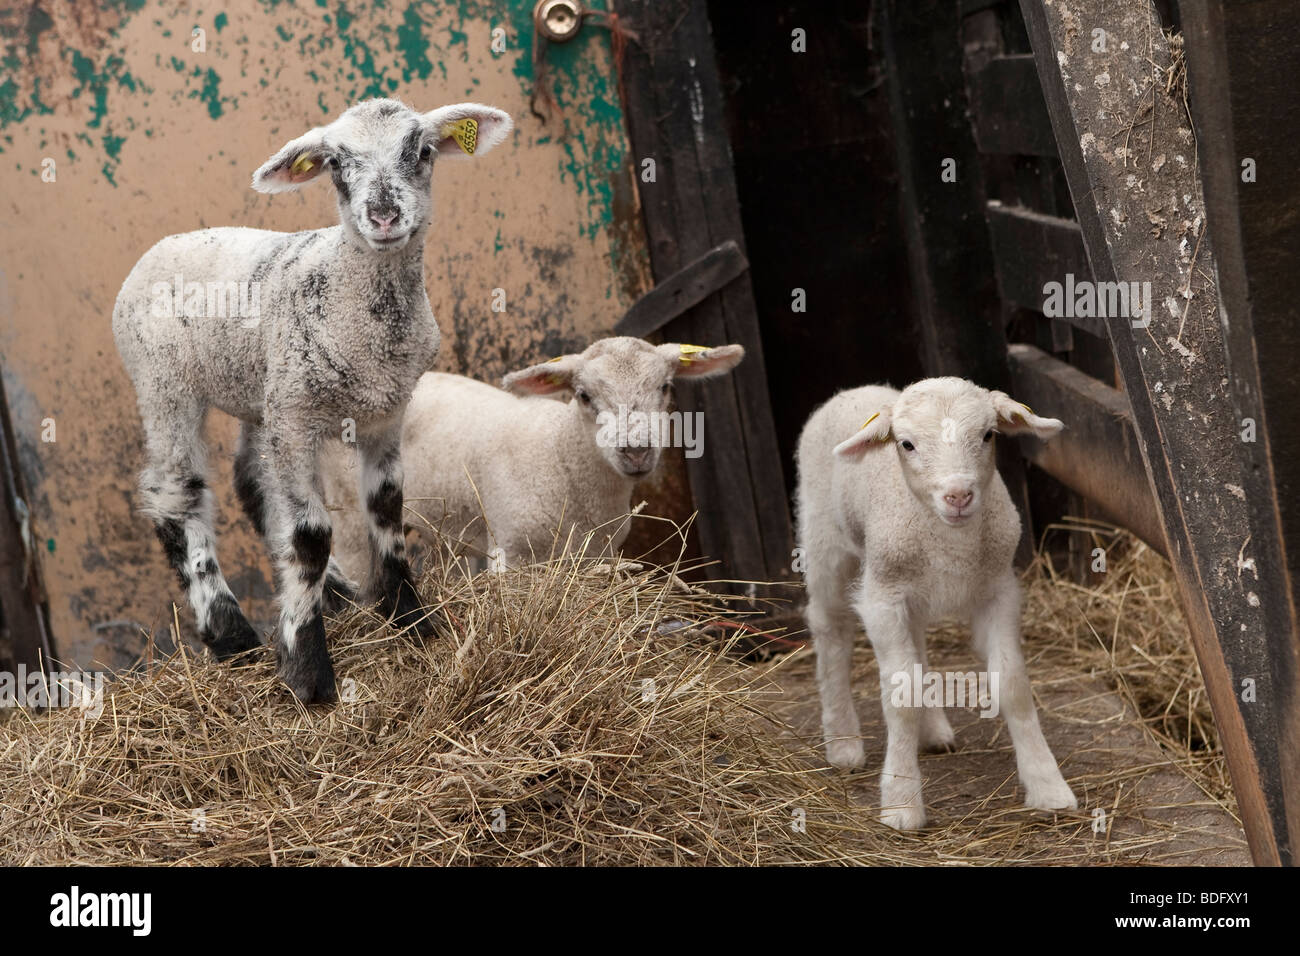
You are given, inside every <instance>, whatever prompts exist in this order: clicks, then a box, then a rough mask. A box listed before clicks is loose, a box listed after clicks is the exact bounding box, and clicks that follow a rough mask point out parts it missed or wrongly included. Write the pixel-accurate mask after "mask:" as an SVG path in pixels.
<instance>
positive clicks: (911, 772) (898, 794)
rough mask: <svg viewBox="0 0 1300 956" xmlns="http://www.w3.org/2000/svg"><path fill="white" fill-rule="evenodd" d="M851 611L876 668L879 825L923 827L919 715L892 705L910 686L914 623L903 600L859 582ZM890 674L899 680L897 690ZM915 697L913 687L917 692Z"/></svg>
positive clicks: (905, 702)
mask: <svg viewBox="0 0 1300 956" xmlns="http://www.w3.org/2000/svg"><path fill="white" fill-rule="evenodd" d="M856 606H857V611H858V614H859V615H860V616H861V618H862V623H863V625H864V626H865V627H866V629H867V637H869V638H870V639H871V646H872V647H873V648H874V649H875V651H876V663H877V664H878V665H879V667H880V703H881V707H882V708H883V710H884V712H885V729H886V732H887V734H888V740H887V742H886V744H885V766H884V769H883V770H882V771H881V774H880V822H881V823H884V824H886V825H887V826H891V827H894V828H895V829H896V830H915V829H919V828H920V827H923V826H925V801H924V798H923V797H922V795H921V765H920V763H919V762H918V760H917V747H918V744H919V743H920V736H921V711H922V709H923V708H921V707H917V706H912V704H913V700H912V699H910V695H907V696H908V699H906V700H903V701H902V702H901V703H902V706H900V702H899V701H897V700H895V695H896V694H898V693H899V692H900V690H902V689H908V688H910V686H911V684H912V683H914V681H915V673H916V666H917V665H918V664H919V663H920V657H919V656H918V655H917V653H916V642H915V637H914V630H915V629H916V628H917V627H919V626H920V622H917V621H914V620H913V619H912V615H911V614H910V613H909V612H908V610H907V604H906V602H905V601H903V600H901V599H898V598H895V597H890V596H888V595H887V594H885V593H882V590H881V589H880V588H877V587H876V586H875V585H874V584H873V583H872V582H870V581H867V582H864V584H863V587H862V588H861V591H860V596H859V598H858V602H857V605H856ZM895 675H903V679H904V680H905V682H906V683H904V684H902V685H901V686H900V684H899V682H898V681H897V680H896V678H895ZM917 692H918V693H919V688H918V689H917Z"/></svg>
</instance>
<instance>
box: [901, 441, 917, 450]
mask: <svg viewBox="0 0 1300 956" xmlns="http://www.w3.org/2000/svg"><path fill="white" fill-rule="evenodd" d="M903 451H916V446H915V445H913V444H912V443H911V442H910V441H904V442H903Z"/></svg>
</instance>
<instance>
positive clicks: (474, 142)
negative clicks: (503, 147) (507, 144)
mask: <svg viewBox="0 0 1300 956" xmlns="http://www.w3.org/2000/svg"><path fill="white" fill-rule="evenodd" d="M421 122H422V123H423V124H424V128H425V129H426V130H427V131H428V134H429V140H428V141H429V143H431V144H432V145H433V148H434V149H435V150H437V151H438V157H439V158H440V159H468V158H470V157H471V156H480V155H482V154H483V153H486V152H487V151H488V150H490V149H491V148H492V147H493V146H496V145H497V144H498V143H500V142H501V141H502V140H504V139H505V138H506V135H507V134H508V133H509V132H510V130H511V129H513V128H514V125H515V124H514V122H513V121H512V120H511V119H510V114H509V113H505V112H503V111H502V110H499V109H496V108H495V107H491V106H480V105H479V104H478V103H457V104H455V105H454V106H440V107H439V108H438V109H436V110H430V111H429V112H428V113H425V114H424V117H423V118H422V120H421Z"/></svg>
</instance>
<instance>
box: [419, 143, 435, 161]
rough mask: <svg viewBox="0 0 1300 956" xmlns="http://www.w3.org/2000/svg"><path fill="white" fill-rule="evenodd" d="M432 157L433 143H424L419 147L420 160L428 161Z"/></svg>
mask: <svg viewBox="0 0 1300 956" xmlns="http://www.w3.org/2000/svg"><path fill="white" fill-rule="evenodd" d="M432 157H433V144H431V143H425V144H424V146H423V148H421V150H420V160H421V161H422V162H428V161H429V160H430V159H431V158H432Z"/></svg>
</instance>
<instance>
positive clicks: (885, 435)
mask: <svg viewBox="0 0 1300 956" xmlns="http://www.w3.org/2000/svg"><path fill="white" fill-rule="evenodd" d="M893 421H894V406H893V405H886V406H885V407H884V408H882V409H881V410H880V411H878V412H876V414H874V415H872V416H871V417H870V418H868V419H867V423H866V424H865V425H863V426H862V427H861V428H859V429H858V430H857V432H856V433H854V435H853V437H852V438H846V439H844V441H842V442H840V443H839V444H838V445H836V446H835V454H837V455H839V456H840V457H841V458H857V457H858V456H860V455H862V454H863V453H864V452H866V450H867V449H868V448H872V447H875V446H879V445H881V444H883V443H884V442H887V441H889V429H890V427H891V425H892V423H893Z"/></svg>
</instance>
